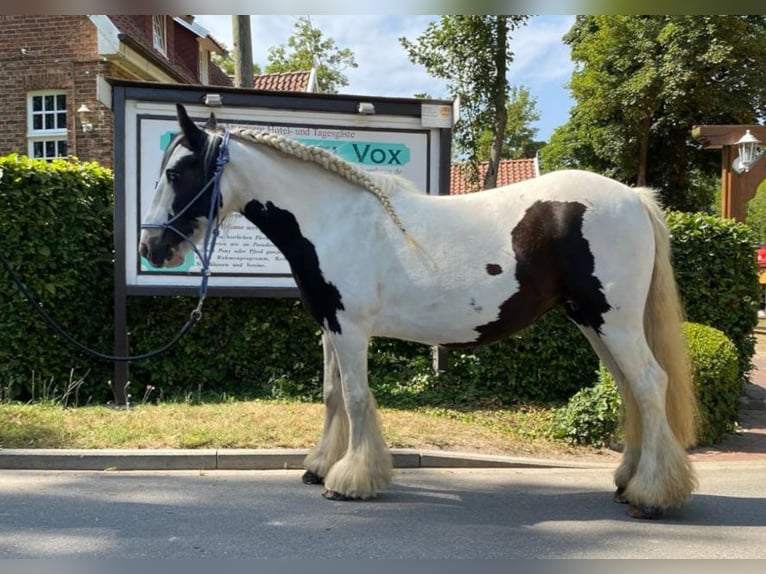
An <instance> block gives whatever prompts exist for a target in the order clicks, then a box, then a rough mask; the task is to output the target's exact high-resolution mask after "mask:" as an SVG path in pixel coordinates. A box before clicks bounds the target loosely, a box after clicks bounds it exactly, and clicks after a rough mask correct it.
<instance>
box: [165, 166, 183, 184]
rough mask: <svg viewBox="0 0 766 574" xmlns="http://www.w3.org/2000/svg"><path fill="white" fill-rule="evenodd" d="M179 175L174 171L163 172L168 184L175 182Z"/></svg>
mask: <svg viewBox="0 0 766 574" xmlns="http://www.w3.org/2000/svg"><path fill="white" fill-rule="evenodd" d="M179 175H181V174H179V173H178V172H177V171H176V170H174V169H168V170H165V177H166V178H167V179H168V181H169V182H170V183H173V182H174V181H175V180H177V179H178V176H179Z"/></svg>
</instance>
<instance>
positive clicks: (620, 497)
mask: <svg viewBox="0 0 766 574" xmlns="http://www.w3.org/2000/svg"><path fill="white" fill-rule="evenodd" d="M612 500H614V501H615V502H619V503H620V504H629V503H630V500H628V499H627V498H625V489H624V488H619V487H618V488H617V490H615V491H614V498H612Z"/></svg>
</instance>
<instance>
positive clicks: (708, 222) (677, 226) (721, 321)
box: [667, 212, 759, 381]
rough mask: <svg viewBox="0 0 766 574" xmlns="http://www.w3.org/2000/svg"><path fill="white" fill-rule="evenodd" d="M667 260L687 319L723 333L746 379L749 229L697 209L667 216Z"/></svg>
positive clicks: (753, 281)
mask: <svg viewBox="0 0 766 574" xmlns="http://www.w3.org/2000/svg"><path fill="white" fill-rule="evenodd" d="M667 220H668V227H669V228H670V232H671V235H672V249H673V262H674V266H675V271H676V280H677V281H678V287H679V291H680V294H681V299H682V302H683V306H684V310H685V312H686V319H687V321H690V322H694V323H702V324H703V325H709V326H711V327H715V328H716V329H719V330H721V331H723V332H724V333H725V334H726V336H727V337H728V338H729V339H731V341H732V343H734V346H735V347H736V349H737V360H738V373H739V377H740V379H741V380H742V381H744V380H746V378H747V375H748V373H749V372H750V369H751V359H752V357H753V354H754V353H755V337H754V336H753V329H754V328H755V326H756V325H757V323H758V315H757V312H758V301H759V287H758V269H757V263H756V259H755V252H754V249H753V247H754V245H755V238H754V236H753V234H752V232H751V231H750V229H749V228H748V227H747V226H746V225H744V224H742V223H737V222H735V221H733V220H729V219H720V218H718V217H714V216H711V215H704V214H701V213H679V212H671V213H668V214H667Z"/></svg>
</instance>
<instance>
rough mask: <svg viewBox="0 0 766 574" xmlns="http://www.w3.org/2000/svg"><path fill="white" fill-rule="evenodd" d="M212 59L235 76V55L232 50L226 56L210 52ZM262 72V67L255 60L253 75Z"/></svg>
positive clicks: (227, 72) (230, 74)
mask: <svg viewBox="0 0 766 574" xmlns="http://www.w3.org/2000/svg"><path fill="white" fill-rule="evenodd" d="M210 60H211V61H212V62H213V63H214V64H215V65H216V66H218V67H219V68H221V69H222V70H223V71H224V72H226V74H227V75H229V76H232V77H233V76H234V57H233V56H232V53H231V52H226V55H225V56H221V55H220V54H216V53H215V52H214V53H212V54H210ZM260 73H261V67H260V66H259V65H258V64H256V63H255V62H253V76H258V75H260Z"/></svg>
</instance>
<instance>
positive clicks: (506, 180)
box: [450, 158, 539, 195]
mask: <svg viewBox="0 0 766 574" xmlns="http://www.w3.org/2000/svg"><path fill="white" fill-rule="evenodd" d="M487 166H488V162H486V161H483V162H481V163H480V164H479V181H478V182H476V183H472V182H469V181H468V179H467V173H468V171H467V170H468V164H465V163H453V164H452V165H451V166H450V195H460V194H463V193H471V192H474V191H478V190H480V189H481V188H482V182H483V181H484V175H485V174H486V173H487ZM538 175H539V170H538V166H537V159H535V158H529V159H502V160H500V165H499V166H498V169H497V187H501V186H503V185H508V184H511V183H517V182H519V181H524V180H525V179H531V178H533V177H537V176H538Z"/></svg>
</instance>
